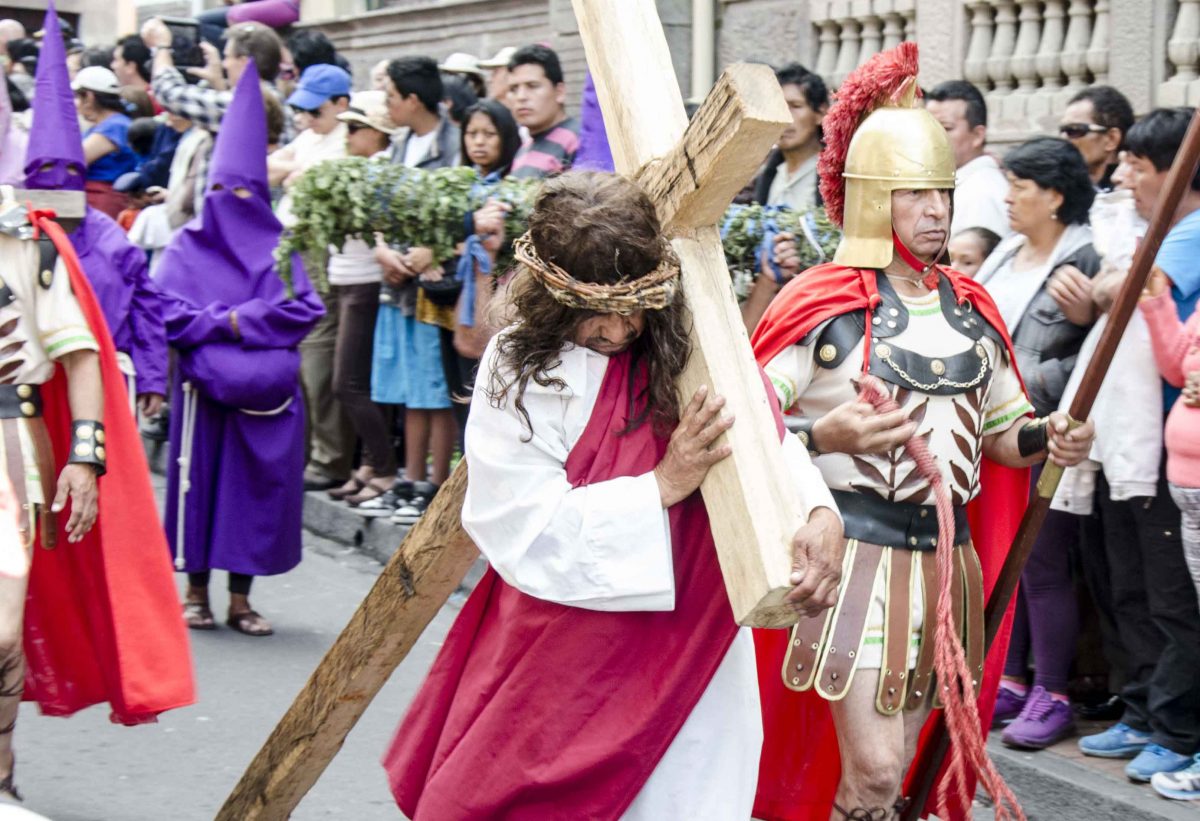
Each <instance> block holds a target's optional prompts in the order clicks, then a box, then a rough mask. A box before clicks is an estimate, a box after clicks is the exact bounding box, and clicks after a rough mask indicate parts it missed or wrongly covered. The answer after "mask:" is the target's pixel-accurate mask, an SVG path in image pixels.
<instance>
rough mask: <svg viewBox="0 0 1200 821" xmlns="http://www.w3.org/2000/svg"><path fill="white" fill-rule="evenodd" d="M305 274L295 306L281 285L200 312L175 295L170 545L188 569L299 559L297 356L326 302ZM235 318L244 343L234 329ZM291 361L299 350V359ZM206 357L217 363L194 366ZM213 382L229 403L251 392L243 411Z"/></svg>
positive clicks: (250, 571)
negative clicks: (190, 414)
mask: <svg viewBox="0 0 1200 821" xmlns="http://www.w3.org/2000/svg"><path fill="white" fill-rule="evenodd" d="M206 210H207V207H206ZM165 262H166V261H165V260H164V264H165ZM297 274H298V277H297V279H296V298H295V299H286V298H284V297H283V283H282V282H280V281H279V280H278V278H276V279H275V284H276V285H277V286H278V289H277V292H276V293H275V294H267V295H266V296H265V298H264V296H261V295H260V296H254V297H249V298H247V299H245V300H242V301H238V302H235V303H225V302H221V301H219V300H218V301H213V302H210V303H208V304H204V305H200V304H196V303H194V302H191V301H190V300H187V299H184V298H181V297H178V296H174V295H171V294H168V295H167V297H166V303H167V310H166V324H167V334H168V337H169V339H170V342H171V345H172V347H174V348H176V349H177V350H178V351H179V354H180V356H179V368H178V369H177V372H176V373H175V375H174V378H173V379H172V384H171V425H170V430H171V446H170V461H169V463H168V464H169V466H170V471H169V473H168V476H167V505H166V507H167V510H166V527H167V537H168V540H169V541H170V543H171V548H172V550H173V551H174V552H175V554H176V555H177V556H178V555H179V554H180V553H181V552H182V554H183V557H184V560H185V569H186V570H188V571H189V572H198V571H201V570H208V569H210V568H219V569H222V570H231V571H233V572H235V573H245V574H247V575H251V576H269V575H273V574H276V573H284V572H286V571H288V570H291V569H292V568H293V567H295V566H296V565H297V564H299V563H300V552H301V547H300V537H301V514H302V512H303V503H304V487H303V483H304V478H303V477H304V399H303V397H302V396H301V393H300V382H299V376H298V375H299V370H298V366H299V354H298V353H295V351H296V346H297V345H298V344H299V343H300V340H302V339H303V338H304V337H305V336H307V335H308V332H309V330H311V329H312V327H313V325H315V324H316V322H317V320H318V319H320V318H321V316H322V314H323V313H324V306H323V305H322V304H321V300H320V299H319V298H318V297H317V295H316V293H315V292H314V291H313V290H312V286H311V285H309V282H308V279H307V278H306V277H305V276H304V274H303V270H302V269H300V270H298V271H297ZM235 312H236V323H237V328H238V334H239V335H240V342H237V341H235V335H234V330H233V322H234V321H235V320H234V319H233V315H234V314H235ZM201 349H206V351H207V352H206V351H202V350H201ZM288 354H295V357H294V359H293V358H292V357H290V356H288ZM204 356H211V361H208V362H198V363H197V364H195V365H191V366H190V365H189V364H188V360H189V359H201V358H202V357H204ZM284 371H286V372H287V373H286V374H285V373H281V372H284ZM260 377H261V378H262V380H263V381H264V386H265V387H264V390H263V391H262V392H258V391H254V390H253V388H252V383H253V382H254V381H257V378H260ZM222 381H227V382H230V383H233V385H232V386H223V385H222ZM185 383H186V384H188V385H189V386H190V387H189V390H190V391H191V392H192V393H193V396H194V399H192V401H193V402H194V403H195V410H194V414H195V416H194V423H193V426H192V431H191V436H190V439H191V441H190V448H189V451H190V453H189V462H188V476H189V487H188V492H187V494H186V496H185V499H184V502H185V503H184V505H183V506H182V508H183V516H182V527H181V526H180V504H179V491H180V482H179V479H180V476H179V474H180V465H179V456H180V454H181V452H182V446H183V445H184V444H185V443H184V442H183V434H184V433H185V419H184V415H185V410H186V409H187V408H188V405H189V402H188V397H186V396H185V390H184V384H185ZM267 383H270V384H269V386H267ZM285 383H286V384H285ZM206 385H208V386H210V390H212V391H220V390H222V389H228V390H229V391H230V394H229V396H228V397H225V398H226V400H227V401H232V400H233V399H234V398H235V397H236V396H237V394H238V393H243V394H244V395H245V402H246V406H245V407H235V406H233V405H229V404H226V403H225V402H222V401H218V400H217V399H214V398H212V396H211V395H210V393H208V392H206V390H205V386H206ZM258 399H261V400H262V403H261V404H259V402H257V401H256V400H258ZM285 404H286V407H284V405H285ZM250 405H258V407H257V408H255V407H250ZM266 405H270V407H266ZM280 408H282V409H281V410H279V409H280ZM273 411H277V412H273ZM180 539H182V541H183V549H182V551H181V550H180V545H179V541H180Z"/></svg>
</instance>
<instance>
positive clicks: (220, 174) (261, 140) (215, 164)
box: [208, 59, 271, 203]
mask: <svg viewBox="0 0 1200 821" xmlns="http://www.w3.org/2000/svg"><path fill="white" fill-rule="evenodd" d="M259 82H260V81H259V76H258V69H257V68H256V67H255V65H254V60H253V59H251V60H249V61H248V62H247V63H246V68H245V69H244V70H243V71H242V76H241V78H239V79H238V84H237V88H236V89H234V93H233V100H232V101H231V102H230V103H229V108H228V109H227V110H226V111H225V115H224V116H223V117H221V129H220V131H218V132H217V141H216V145H214V146H213V153H212V163H211V165H209V171H208V188H209V190H210V191H211V190H212V188H213V186H214V185H220V186H222V187H224V188H227V189H232V188H239V187H241V188H247V189H249V190H251V191H253V192H254V193H255V194H256V195H258V196H261V197H262V199H263V201H264V202H268V203H269V202H270V199H271V193H270V188H269V186H268V184H267V115H266V109H265V108H264V107H263V97H262V87H261V85H260V84H259Z"/></svg>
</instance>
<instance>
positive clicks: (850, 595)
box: [817, 542, 883, 701]
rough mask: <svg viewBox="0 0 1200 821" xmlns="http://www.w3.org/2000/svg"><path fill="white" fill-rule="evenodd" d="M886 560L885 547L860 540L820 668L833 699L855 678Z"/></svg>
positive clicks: (820, 680)
mask: <svg viewBox="0 0 1200 821" xmlns="http://www.w3.org/2000/svg"><path fill="white" fill-rule="evenodd" d="M882 560H883V548H882V547H880V546H879V545H876V544H868V543H866V542H859V543H858V546H857V548H856V549H855V552H854V561H853V562H852V563H851V564H850V577H849V578H848V579H846V581H845V583H844V585H843V588H842V595H841V598H840V599H839V600H838V604H837V613H835V614H834V617H833V625H832V626H831V627H830V631H831V633H830V636H829V641H827V642H826V643H825V651H824V654H823V657H822V659H821V667H820V669H819V670H818V671H817V686H818V687H820V688H821V695H822V696H824V697H825V698H827V699H830V700H831V701H837V700H838V699H840V698H842V697H843V696H845V694H846V691H847V689H849V687H850V681H851V679H852V678H853V677H854V669H855V657H856V656H857V655H858V649H859V647H860V646H862V639H863V632H864V631H865V630H866V625H867V613H869V612H870V610H871V599H872V598H873V596H872V593H873V591H874V589H875V575H876V573H877V571H878V570H879V563H880V561H882Z"/></svg>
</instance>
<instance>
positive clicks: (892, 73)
mask: <svg viewBox="0 0 1200 821" xmlns="http://www.w3.org/2000/svg"><path fill="white" fill-rule="evenodd" d="M917 62H918V61H917V44H916V43H911V42H909V43H901V44H900V45H898V46H896V47H895V48H894V49H890V50H888V51H881V52H879V53H878V54H876V55H874V56H873V57H871V59H869V60H867V62H865V63H863V64H862V65H861V66H859V67H858V68H856V69H855V70H854V71H852V72H850V75H849V76H848V77H846V79H845V80H844V81H843V82H842V84H841V86H840V87H839V88H838V90H837V91H836V92H835V93H834V95H833V96H834V102H833V106H832V107H831V108H830V109H829V113H828V114H826V115H825V119H824V120H822V122H821V130H822V131H823V132H824V136H825V147H824V148H823V149H822V150H821V158H820V160H819V161H818V163H817V173H818V175H819V176H820V178H821V199H823V200H824V202H825V211H826V212H827V213H828V214H829V219H830V220H832V221H833V222H834V223H836V224H837V225H841V224H842V207H843V205H844V202H845V194H846V185H845V181H844V180H843V179H842V172H843V171H844V170H845V168H846V153H847V152H848V151H849V150H850V140H851V138H853V137H854V132H855V131H857V130H858V126H859V125H860V124H861V123H862V121H863V119H864V118H865V117H866V116H867V115H868V114H870V113H871V112H872V111H874V110H875V109H876V108H878V107H879V106H880V105H883V104H884V103H886V102H889V101H893V100H895V99H896V98H898V97H899V96H900V95H901V93H902V92H904V91H905V90H906V89H907V88H908V86H909V85H910V84H912V83H915V82H916V77H917V68H918V66H917Z"/></svg>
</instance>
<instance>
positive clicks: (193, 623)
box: [183, 601, 217, 630]
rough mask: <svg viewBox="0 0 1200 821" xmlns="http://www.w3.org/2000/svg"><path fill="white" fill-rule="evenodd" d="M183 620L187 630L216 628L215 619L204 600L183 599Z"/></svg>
mask: <svg viewBox="0 0 1200 821" xmlns="http://www.w3.org/2000/svg"><path fill="white" fill-rule="evenodd" d="M183 621H184V623H185V624H186V625H187V626H188V629H189V630H216V629H217V620H216V619H215V618H214V617H213V612H212V608H210V607H209V606H208V602H206V601H185V602H184V603H183Z"/></svg>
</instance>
